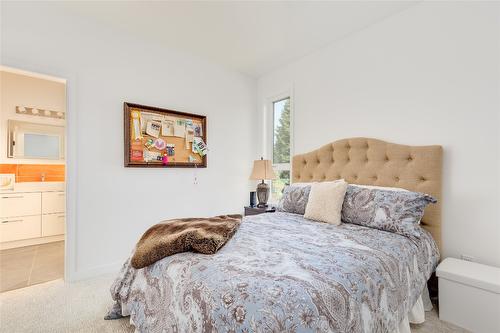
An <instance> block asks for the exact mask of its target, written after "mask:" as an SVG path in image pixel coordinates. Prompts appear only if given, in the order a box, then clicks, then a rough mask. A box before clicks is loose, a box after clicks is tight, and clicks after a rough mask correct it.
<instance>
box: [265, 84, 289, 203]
mask: <svg viewBox="0 0 500 333" xmlns="http://www.w3.org/2000/svg"><path fill="white" fill-rule="evenodd" d="M286 98H290V162H289V163H273V168H274V169H275V170H276V171H282V170H283V171H284V170H289V171H290V181H291V179H292V158H293V152H294V133H295V117H294V114H295V112H294V110H295V98H294V93H293V85H292V84H290V85H288V86H287V87H286V88H284V89H282V90H280V91H279V92H277V93H275V94H273V95H270V96H269V97H267V98H266V100H265V105H264V110H263V118H264V126H263V128H264V133H263V140H264V144H263V146H264V147H263V148H264V154H263V155H264V156H265V157H266V158H267V159H270V160H271V161H272V160H273V141H274V103H275V102H277V101H280V100H283V99H286ZM270 186H271V187H272V182H270ZM271 190H272V188H271ZM270 203H276V202H275V200H274V198H272V194H271V198H270Z"/></svg>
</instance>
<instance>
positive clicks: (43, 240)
mask: <svg viewBox="0 0 500 333" xmlns="http://www.w3.org/2000/svg"><path fill="white" fill-rule="evenodd" d="M63 240H64V235H55V236H48V237H38V238H31V239H21V240H16V241H11V242H3V243H0V250H7V249H13V248H16V247H24V246H31V245H39V244H47V243H52V242H60V241H63Z"/></svg>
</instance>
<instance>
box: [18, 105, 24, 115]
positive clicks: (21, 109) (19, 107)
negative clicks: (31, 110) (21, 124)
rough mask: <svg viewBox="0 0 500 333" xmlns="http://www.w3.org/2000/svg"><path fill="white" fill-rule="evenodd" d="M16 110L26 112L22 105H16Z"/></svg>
mask: <svg viewBox="0 0 500 333" xmlns="http://www.w3.org/2000/svg"><path fill="white" fill-rule="evenodd" d="M17 110H19V112H22V113H24V112H26V108H25V107H24V106H18V107H17Z"/></svg>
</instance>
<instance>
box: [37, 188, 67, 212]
mask: <svg viewBox="0 0 500 333" xmlns="http://www.w3.org/2000/svg"><path fill="white" fill-rule="evenodd" d="M65 210H66V193H64V192H43V193H42V214H52V213H64V212H65Z"/></svg>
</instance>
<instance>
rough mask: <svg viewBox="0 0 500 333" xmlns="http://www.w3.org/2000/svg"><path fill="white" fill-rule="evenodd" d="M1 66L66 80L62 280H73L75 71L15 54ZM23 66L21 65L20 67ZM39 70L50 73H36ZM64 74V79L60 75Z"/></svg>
mask: <svg viewBox="0 0 500 333" xmlns="http://www.w3.org/2000/svg"><path fill="white" fill-rule="evenodd" d="M0 66H1V67H0V68H1V69H2V70H6V71H10V72H12V73H19V74H24V75H30V76H33V77H38V78H44V79H49V80H54V81H57V82H62V83H65V84H66V128H65V130H66V133H65V134H66V146H65V148H66V153H65V156H66V175H65V182H66V235H65V236H66V242H65V245H64V246H65V251H64V280H65V281H69V282H71V281H75V280H76V279H77V277H78V274H77V267H78V263H77V248H78V246H77V238H76V233H77V229H78V221H77V214H76V213H77V208H78V203H77V186H78V179H77V165H78V154H77V151H76V149H77V147H78V144H77V143H78V133H77V129H78V126H77V125H78V112H77V102H76V100H77V93H76V92H77V75H76V73H75V72H71V71H70V72H68V71H66V70H64V69H61V68H53V67H47V65H46V64H45V63H43V62H37V60H35V61H34V62H30V61H23V59H19V58H11V57H3V58H2V65H0ZM21 68H24V69H21ZM40 72H45V73H51V75H47V74H39V73H40ZM62 77H64V78H65V79H62Z"/></svg>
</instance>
